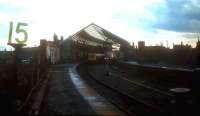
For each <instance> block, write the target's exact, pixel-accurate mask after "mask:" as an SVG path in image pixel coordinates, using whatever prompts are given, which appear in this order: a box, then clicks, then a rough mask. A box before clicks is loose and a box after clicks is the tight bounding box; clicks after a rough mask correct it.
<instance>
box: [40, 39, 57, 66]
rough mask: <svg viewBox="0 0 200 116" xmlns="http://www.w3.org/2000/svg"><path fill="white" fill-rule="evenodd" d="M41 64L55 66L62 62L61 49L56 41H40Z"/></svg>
mask: <svg viewBox="0 0 200 116" xmlns="http://www.w3.org/2000/svg"><path fill="white" fill-rule="evenodd" d="M40 59H41V61H40V62H43V63H45V62H46V63H47V62H48V63H51V64H55V63H58V62H59V61H60V49H59V45H57V43H56V41H47V40H44V39H43V40H40Z"/></svg>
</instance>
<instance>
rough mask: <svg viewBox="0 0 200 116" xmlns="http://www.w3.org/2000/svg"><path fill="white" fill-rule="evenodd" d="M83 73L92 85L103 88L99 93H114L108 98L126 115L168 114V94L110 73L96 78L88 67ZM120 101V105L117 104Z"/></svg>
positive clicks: (169, 96) (169, 97)
mask: <svg viewBox="0 0 200 116" xmlns="http://www.w3.org/2000/svg"><path fill="white" fill-rule="evenodd" d="M84 72H85V74H84V75H85V76H86V75H87V76H89V77H90V78H88V79H90V80H93V83H94V82H95V83H97V84H98V85H101V87H103V88H104V89H100V90H101V91H105V90H106V89H107V90H106V91H109V92H108V93H115V96H114V95H110V97H113V98H114V97H118V98H117V100H115V101H112V103H114V104H115V105H116V106H117V107H119V108H120V109H122V110H124V111H126V112H128V114H130V112H131V114H134V113H136V112H143V114H145V115H149V113H150V114H154V115H167V114H169V111H168V110H166V107H167V105H166V104H167V103H168V102H169V100H170V99H171V97H173V95H171V94H169V93H166V92H163V91H161V90H157V89H156V88H152V87H149V86H146V85H144V84H141V83H137V82H133V81H131V80H129V79H127V78H123V77H120V76H118V75H117V74H114V73H110V74H109V76H104V77H102V76H101V77H98V75H96V74H97V73H95V72H92V71H91V70H90V68H88V67H87V70H85V71H84ZM97 84H95V85H97ZM101 87H100V88H101ZM108 96H109V95H108ZM144 96H145V97H144ZM120 100H121V103H118V102H120ZM124 100H125V101H124ZM161 102H162V103H161ZM163 102H164V103H163ZM127 106H128V107H127Z"/></svg>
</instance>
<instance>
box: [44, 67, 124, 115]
mask: <svg viewBox="0 0 200 116" xmlns="http://www.w3.org/2000/svg"><path fill="white" fill-rule="evenodd" d="M48 87H49V89H48V91H47V95H46V100H45V103H44V104H46V108H44V109H46V110H45V112H43V113H42V114H46V115H124V113H123V112H121V111H120V110H118V109H117V108H116V107H115V106H113V105H112V104H111V103H109V102H108V101H107V100H106V99H104V98H103V97H102V96H100V95H99V94H98V93H97V92H96V91H95V90H94V89H93V88H92V87H90V86H89V85H88V84H87V83H86V82H85V81H84V80H83V79H82V78H81V77H80V76H79V75H78V74H77V72H76V65H73V64H71V65H55V66H53V67H52V70H51V71H50V79H49V83H48Z"/></svg>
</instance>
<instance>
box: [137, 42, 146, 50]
mask: <svg viewBox="0 0 200 116" xmlns="http://www.w3.org/2000/svg"><path fill="white" fill-rule="evenodd" d="M144 48H145V41H138V49H139V50H142V49H144Z"/></svg>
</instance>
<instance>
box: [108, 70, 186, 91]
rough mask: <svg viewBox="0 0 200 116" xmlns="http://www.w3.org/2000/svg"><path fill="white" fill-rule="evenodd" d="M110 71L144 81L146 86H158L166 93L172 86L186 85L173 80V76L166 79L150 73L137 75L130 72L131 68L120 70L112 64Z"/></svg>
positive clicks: (130, 78)
mask: <svg viewBox="0 0 200 116" xmlns="http://www.w3.org/2000/svg"><path fill="white" fill-rule="evenodd" d="M110 69H111V70H110V71H112V72H114V73H120V75H122V76H123V77H125V78H127V79H129V80H131V81H132V80H133V81H137V82H139V83H143V84H145V85H146V86H150V87H153V88H157V89H159V90H161V91H163V92H164V93H169V94H170V92H169V90H170V89H171V88H176V87H184V85H181V84H178V83H177V82H176V80H173V78H171V79H170V80H169V79H166V78H156V77H152V75H149V77H147V76H141V75H137V74H135V75H134V74H130V72H131V70H130V69H126V71H123V70H120V69H119V68H118V67H117V66H110Z"/></svg>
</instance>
